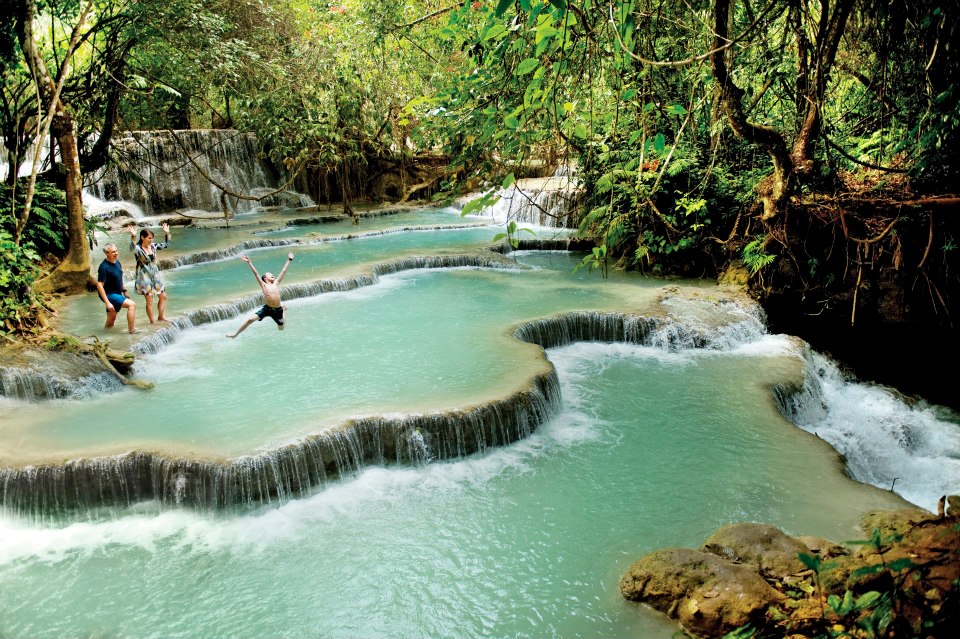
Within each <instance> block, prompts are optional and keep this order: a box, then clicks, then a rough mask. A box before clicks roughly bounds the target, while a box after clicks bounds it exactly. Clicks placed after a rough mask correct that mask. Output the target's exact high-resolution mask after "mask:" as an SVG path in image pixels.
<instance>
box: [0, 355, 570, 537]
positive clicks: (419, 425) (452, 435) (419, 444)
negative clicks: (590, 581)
mask: <svg viewBox="0 0 960 639" xmlns="http://www.w3.org/2000/svg"><path fill="white" fill-rule="evenodd" d="M546 369H547V370H545V371H544V372H543V373H541V374H539V375H536V376H535V377H534V378H533V379H531V380H530V382H529V384H528V386H527V387H526V388H524V389H522V390H520V391H517V392H516V393H514V394H513V395H511V396H509V397H506V398H503V399H500V400H496V401H493V402H490V403H488V404H484V405H481V406H477V407H474V408H470V409H465V410H462V411H450V412H446V413H438V414H428V415H411V416H405V417H400V418H396V419H390V418H386V417H371V418H361V419H355V420H350V421H348V422H346V423H345V424H343V425H342V426H341V427H340V428H337V429H334V430H332V431H327V432H323V433H319V434H316V435H313V436H310V437H306V438H304V439H303V440H301V441H297V442H292V443H290V444H288V445H285V446H283V447H281V448H279V449H277V450H273V451H270V452H266V453H262V454H259V455H252V456H245V457H240V458H237V459H235V460H232V461H229V462H219V461H209V460H196V459H182V458H170V457H167V456H165V455H162V454H159V453H153V452H148V451H133V452H130V453H127V454H125V455H120V456H114V457H105V458H94V459H77V460H72V461H69V462H67V463H66V464H63V465H44V466H29V467H26V468H16V469H3V470H2V471H0V503H2V504H3V508H4V509H5V510H8V511H10V512H12V513H15V514H16V515H18V516H20V517H24V518H26V519H30V520H43V519H44V518H47V517H51V516H54V515H62V514H64V513H69V512H74V511H81V512H83V511H92V510H93V509H95V508H97V507H99V506H103V505H127V506H129V505H133V504H135V503H138V502H142V501H146V500H154V501H156V502H158V503H160V504H167V505H173V506H192V507H204V508H224V507H233V506H260V505H264V504H270V503H273V502H274V501H278V502H284V501H286V500H289V499H291V498H293V497H297V496H302V495H305V494H307V493H309V492H310V491H311V490H313V489H315V488H316V487H318V486H321V485H323V484H325V483H326V482H328V481H331V480H334V479H338V478H340V477H343V476H345V475H348V474H350V473H354V472H357V471H359V470H361V469H363V468H364V467H365V466H367V465H372V464H377V465H387V464H391V463H407V464H419V463H424V462H426V461H430V460H444V459H454V458H459V457H463V456H466V455H471V454H473V453H477V452H481V451H483V450H486V449H487V448H490V447H496V446H504V445H507V444H510V443H513V442H515V441H518V440H520V439H522V438H524V437H527V436H529V435H530V433H532V432H533V431H534V430H536V428H537V427H538V426H539V425H540V424H542V423H543V422H544V421H546V420H547V419H549V418H550V417H551V416H553V415H554V414H556V413H557V412H558V411H559V408H560V392H559V384H558V382H557V377H556V372H555V371H554V369H553V367H552V366H550V365H549V364H547V366H546Z"/></svg>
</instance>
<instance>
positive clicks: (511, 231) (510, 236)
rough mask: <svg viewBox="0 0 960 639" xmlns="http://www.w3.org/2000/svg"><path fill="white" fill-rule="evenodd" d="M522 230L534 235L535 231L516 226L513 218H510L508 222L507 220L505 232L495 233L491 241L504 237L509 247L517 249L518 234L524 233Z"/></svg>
mask: <svg viewBox="0 0 960 639" xmlns="http://www.w3.org/2000/svg"><path fill="white" fill-rule="evenodd" d="M524 232H525V233H529V234H530V235H536V233H534V232H533V231H532V230H530V229H528V228H525V227H520V226H518V225H517V222H516V221H515V220H510V221H509V222H507V229H506V232H504V233H497V234H496V235H494V236H493V241H494V242H499V241H501V240H504V239H506V240H507V242H508V243H509V244H510V246H511V247H513V248H514V249H517V248H519V247H520V237H519V235H520V233H524Z"/></svg>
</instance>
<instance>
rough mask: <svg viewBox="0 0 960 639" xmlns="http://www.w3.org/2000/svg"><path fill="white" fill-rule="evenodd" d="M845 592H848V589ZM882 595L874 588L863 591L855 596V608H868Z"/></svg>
mask: <svg viewBox="0 0 960 639" xmlns="http://www.w3.org/2000/svg"><path fill="white" fill-rule="evenodd" d="M847 594H850V591H849V590H848V591H847ZM882 596H883V595H881V594H880V593H879V592H877V591H876V590H871V591H869V592H865V593H863V594H862V595H860V596H859V597H858V598H857V603H856V604H855V606H856V609H857V610H863V609H864V608H870V607H872V606H873V605H874V604H876V603H877V602H878V601H879V600H880V597H882Z"/></svg>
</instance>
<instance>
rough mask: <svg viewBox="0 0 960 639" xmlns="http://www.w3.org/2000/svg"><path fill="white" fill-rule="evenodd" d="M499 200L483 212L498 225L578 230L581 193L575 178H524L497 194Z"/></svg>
mask: <svg viewBox="0 0 960 639" xmlns="http://www.w3.org/2000/svg"><path fill="white" fill-rule="evenodd" d="M497 195H498V196H499V198H500V199H499V200H497V202H495V203H494V204H492V205H491V206H490V207H488V208H486V209H484V210H483V212H482V213H481V215H483V216H490V217H492V218H493V220H494V221H495V222H497V223H500V224H502V223H506V222H509V221H515V222H516V223H517V224H519V225H521V226H522V225H523V224H532V225H535V226H541V227H551V228H577V226H578V225H579V224H580V203H581V201H582V190H581V189H580V188H579V187H578V185H577V181H576V178H575V177H571V176H568V175H562V176H561V175H558V176H554V177H550V178H526V179H523V180H517V182H516V183H514V184H512V185H510V186H509V187H507V188H505V189H503V188H501V189H499V190H498V191H497Z"/></svg>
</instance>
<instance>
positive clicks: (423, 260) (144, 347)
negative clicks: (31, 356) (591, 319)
mask: <svg viewBox="0 0 960 639" xmlns="http://www.w3.org/2000/svg"><path fill="white" fill-rule="evenodd" d="M465 267H473V268H511V269H515V268H518V266H517V264H515V263H513V262H511V261H509V260H505V259H503V257H501V256H500V255H499V254H496V253H491V254H489V255H437V256H428V257H406V258H402V259H398V260H393V261H391V262H385V263H381V264H377V265H375V266H374V267H373V273H372V274H360V275H356V276H353V277H348V278H340V279H322V280H313V281H310V282H297V283H295V284H287V285H285V286H283V287H282V288H281V291H282V293H283V299H285V300H294V299H301V298H305V297H316V296H317V295H323V294H324V293H343V292H346V291H352V290H354V289H357V288H362V287H364V286H371V285H373V284H376V283H377V281H378V280H379V278H380V277H381V276H383V275H391V274H394V273H399V272H401V271H408V270H415V269H428V268H465ZM262 304H263V295H262V294H261V293H251V294H250V295H246V296H244V297H241V298H239V299H236V300H233V301H231V302H225V303H223V304H214V305H211V306H205V307H203V308H200V309H197V310H194V311H190V312H189V313H186V314H185V315H183V316H181V317H177V318H174V319H173V320H171V322H170V325H169V326H167V327H164V328H162V329H160V330H158V331H157V332H156V333H154V334H152V335H150V336H148V337H145V338H143V339H142V340H140V341H138V342H137V343H136V344H134V345H133V347H132V348H131V351H133V352H134V353H137V354H145V353H158V352H160V350H161V349H163V348H164V347H165V346H168V345H169V344H172V343H173V342H175V341H176V340H177V339H178V337H179V336H180V334H181V333H183V331H185V330H187V329H188V328H191V327H193V326H200V325H203V324H210V323H213V322H220V321H223V320H227V319H232V318H234V317H238V316H240V315H242V314H243V313H248V312H250V311H252V310H254V309H256V308H259V307H260V306H261V305H262Z"/></svg>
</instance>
